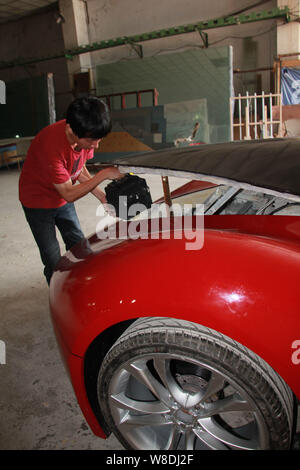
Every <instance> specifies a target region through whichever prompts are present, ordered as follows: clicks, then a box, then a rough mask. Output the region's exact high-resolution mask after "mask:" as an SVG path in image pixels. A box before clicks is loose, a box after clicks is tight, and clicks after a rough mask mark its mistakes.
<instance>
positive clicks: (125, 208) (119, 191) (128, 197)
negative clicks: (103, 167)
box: [105, 174, 152, 220]
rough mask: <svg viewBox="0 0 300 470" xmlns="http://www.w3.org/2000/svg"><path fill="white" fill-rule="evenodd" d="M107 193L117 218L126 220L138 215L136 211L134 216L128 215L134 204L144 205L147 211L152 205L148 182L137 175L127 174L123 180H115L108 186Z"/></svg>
mask: <svg viewBox="0 0 300 470" xmlns="http://www.w3.org/2000/svg"><path fill="white" fill-rule="evenodd" d="M105 193H106V199H107V202H108V204H110V205H112V206H113V207H114V208H115V211H116V217H120V218H121V219H124V220H128V219H130V218H131V217H133V216H134V215H137V213H138V211H137V212H135V211H134V210H133V212H134V213H133V214H130V216H129V215H128V212H129V209H130V208H131V206H133V204H143V206H145V209H146V208H147V209H149V208H150V207H151V204H152V198H151V194H150V191H149V187H148V185H147V183H146V180H145V179H144V178H140V177H139V176H136V175H130V174H126V175H125V176H123V178H121V179H118V180H113V181H112V182H111V183H109V184H108V185H107V186H106V188H105ZM139 212H140V211H139Z"/></svg>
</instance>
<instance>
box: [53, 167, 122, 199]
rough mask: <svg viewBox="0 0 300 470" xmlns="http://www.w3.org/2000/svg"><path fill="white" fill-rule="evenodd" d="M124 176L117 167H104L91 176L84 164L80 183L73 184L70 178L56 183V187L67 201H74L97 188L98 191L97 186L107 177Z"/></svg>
mask: <svg viewBox="0 0 300 470" xmlns="http://www.w3.org/2000/svg"><path fill="white" fill-rule="evenodd" d="M122 176H124V175H122V173H120V171H119V170H118V168H116V167H107V168H104V169H103V170H100V171H98V173H96V174H95V175H94V176H91V175H90V173H89V172H88V170H87V169H86V167H85V166H84V167H83V171H82V172H81V174H80V176H79V178H78V181H79V182H80V184H77V185H73V184H72V180H71V178H70V179H69V180H68V181H66V182H65V183H62V184H54V187H55V189H56V190H57V191H58V193H59V194H60V195H61V197H63V198H64V199H65V200H66V201H67V202H74V201H77V200H78V199H80V198H81V197H83V196H85V195H86V194H88V193H89V192H94V190H96V189H97V193H98V188H97V186H98V185H99V184H100V183H102V181H105V180H106V179H109V180H110V179H118V178H122ZM95 192H96V191H95ZM96 197H98V196H96Z"/></svg>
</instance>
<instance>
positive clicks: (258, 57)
mask: <svg viewBox="0 0 300 470" xmlns="http://www.w3.org/2000/svg"><path fill="white" fill-rule="evenodd" d="M256 3H258V2H257V1H256V0H240V1H237V0H211V1H206V0H202V1H200V0H89V1H88V3H87V5H88V13H89V34H90V42H91V43H93V42H99V41H101V40H104V39H110V38H116V37H119V36H127V35H128V36H131V35H134V34H138V33H143V32H150V31H155V30H159V29H163V28H166V27H171V26H179V25H184V24H189V23H194V22H197V21H203V20H208V19H213V18H219V17H221V16H227V15H231V14H235V13H236V12H238V11H240V10H242V9H243V8H246V7H249V6H251V5H254V4H256ZM276 6H277V2H276V0H271V1H268V2H266V3H264V4H262V5H260V6H256V7H254V8H252V10H250V11H255V12H257V11H261V10H270V9H272V8H274V7H276ZM206 32H207V33H208V40H209V44H210V45H211V46H210V47H213V45H215V46H218V45H232V46H233V61H234V64H233V65H234V69H237V68H238V69H244V70H245V69H247V70H248V69H256V68H263V67H273V61H274V57H275V56H276V20H267V21H262V22H255V23H252V24H243V25H239V26H233V27H225V28H219V29H211V30H207V31H206ZM201 45H203V43H202V41H201V38H200V36H199V34H198V33H191V34H184V35H180V36H175V37H171V38H164V39H156V40H152V41H146V42H144V43H142V46H143V51H144V56H151V55H156V54H161V53H164V52H169V51H177V52H178V51H180V50H185V49H186V48H189V47H199V46H201ZM136 57H137V55H136V53H135V52H134V50H133V49H132V48H131V47H130V46H122V47H117V48H112V49H107V50H105V51H101V52H95V53H93V55H92V58H93V64H94V66H95V65H97V64H100V63H110V62H116V61H118V60H122V61H123V60H126V59H133V58H136ZM259 73H261V75H262V85H263V87H262V88H263V90H264V91H266V92H267V91H269V88H270V72H269V71H265V72H259ZM254 81H255V74H243V75H241V74H239V75H235V80H234V83H235V89H236V91H246V90H247V89H248V88H249V87H250V88H251V86H256V82H255V84H254V85H253V83H254Z"/></svg>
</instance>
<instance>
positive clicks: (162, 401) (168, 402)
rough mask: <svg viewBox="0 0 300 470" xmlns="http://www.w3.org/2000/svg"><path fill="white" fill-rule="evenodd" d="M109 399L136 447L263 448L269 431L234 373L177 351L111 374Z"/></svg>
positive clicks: (146, 358) (140, 358)
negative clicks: (227, 372)
mask: <svg viewBox="0 0 300 470" xmlns="http://www.w3.org/2000/svg"><path fill="white" fill-rule="evenodd" d="M108 397H109V399H108V405H109V408H110V410H111V415H112V417H113V420H114V423H115V426H116V428H117V429H118V431H119V433H120V434H121V435H122V436H123V437H124V439H125V440H126V441H127V442H128V443H129V444H130V446H131V447H132V448H134V449H141V450H142V449H152V450H155V449H157V450H158V449H159V450H174V449H178V450H181V449H186V450H196V449H199V450H201V449H217V450H228V449H264V448H267V446H268V432H267V430H266V427H265V423H264V419H263V417H262V415H261V413H260V412H259V410H258V408H257V407H256V406H255V404H254V402H253V401H252V399H251V398H250V396H249V395H248V393H247V392H246V391H245V390H244V389H243V388H241V386H240V385H238V384H237V382H236V380H234V379H233V378H232V376H230V375H229V374H228V375H224V373H223V372H222V373H221V372H220V371H218V370H215V369H214V368H212V367H211V366H210V365H208V364H204V363H201V362H199V361H198V360H194V359H191V358H190V357H183V356H181V355H178V354H176V353H172V354H168V353H151V354H144V355H139V356H138V357H134V358H133V359H132V360H129V361H127V362H125V363H123V364H122V365H121V366H120V367H119V368H118V369H117V370H116V371H115V373H114V374H113V376H112V379H111V382H110V386H109V392H108Z"/></svg>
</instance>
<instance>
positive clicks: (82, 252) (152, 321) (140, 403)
mask: <svg viewBox="0 0 300 470" xmlns="http://www.w3.org/2000/svg"><path fill="white" fill-rule="evenodd" d="M114 163H115V164H116V165H118V166H119V168H120V169H121V171H122V172H124V173H134V174H143V173H146V174H150V173H153V174H157V175H158V177H159V178H160V177H163V182H164V189H165V200H166V203H167V204H165V207H167V208H168V209H169V213H168V214H169V220H170V221H171V222H170V224H169V229H168V230H165V229H164V227H163V224H164V220H161V219H163V218H160V221H159V224H158V225H155V224H154V221H155V220H157V219H156V218H153V216H152V213H151V210H152V208H150V209H148V211H146V212H145V213H142V214H140V215H139V216H137V217H135V218H134V217H133V218H132V219H129V220H127V221H123V222H122V221H120V220H118V221H116V223H115V225H111V226H110V227H109V228H103V227H102V228H101V230H99V232H98V233H97V234H95V235H93V236H91V237H90V238H88V239H86V240H84V241H83V242H82V243H81V244H79V245H77V246H75V247H74V248H73V249H72V250H71V251H70V252H68V253H66V255H65V256H64V257H63V258H62V260H61V262H60V263H59V264H58V266H57V270H56V272H55V274H54V276H53V278H52V281H51V286H50V308H51V313H52V319H53V325H54V329H55V332H56V335H57V339H58V343H59V346H60V349H61V352H62V356H63V359H64V362H65V364H66V367H67V370H68V372H69V375H70V378H71V381H72V384H73V387H74V390H75V393H76V396H77V400H78V402H79V405H80V407H81V409H82V412H83V414H84V416H85V418H86V420H87V422H88V424H89V426H90V427H91V429H92V431H93V432H94V433H95V434H96V435H97V436H99V437H102V438H105V437H106V436H108V435H109V434H110V433H111V432H113V433H114V434H115V435H116V436H117V438H118V439H119V441H120V442H121V443H122V445H123V446H124V447H125V448H127V449H137V450H146V449H150V450H171V449H177V450H180V449H187V450H201V449H220V450H225V449H229V450H231V449H232V450H234V449H278V450H279V449H289V448H291V446H292V444H293V436H294V434H295V429H296V424H297V423H296V421H297V406H298V400H299V399H300V380H299V373H300V303H299V297H298V289H299V280H300V217H299V215H300V141H298V140H288V139H276V140H266V141H250V142H249V141H247V142H234V143H224V144H208V145H202V146H198V147H193V148H182V149H168V150H162V151H156V152H148V153H145V154H142V155H138V156H132V157H126V158H125V159H120V160H118V161H115V162H114ZM170 175H174V176H182V177H184V178H190V179H191V180H192V183H190V184H188V185H185V186H184V187H182V188H180V189H179V190H177V191H175V192H174V193H171V195H169V194H168V187H167V183H168V179H167V177H168V176H170ZM170 205H172V206H171V207H170ZM173 205H174V207H175V206H176V211H177V212H176V211H173V209H172V207H173ZM157 207H158V209H159V208H160V206H158V204H156V209H157ZM180 208H182V212H181V214H180ZM150 213H151V214H150ZM154 213H155V211H154ZM145 214H146V215H145ZM155 214H157V212H156V213H155ZM155 217H156V216H155ZM183 219H184V221H185V222H186V223H185V222H184V224H181V225H180V224H179V225H178V224H176V221H178V220H181V221H182V220H183ZM152 223H153V226H152V225H151V224H152ZM150 225H151V227H150V230H149V226H150ZM124 227H125V228H126V230H127V231H126V230H125V232H126V233H125V232H124ZM141 227H142V228H141ZM152 227H155V230H152ZM124 233H125V235H126V236H124ZM120 234H123V235H122V236H120ZM109 235H112V236H111V237H110V236H109ZM193 244H194V245H193Z"/></svg>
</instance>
